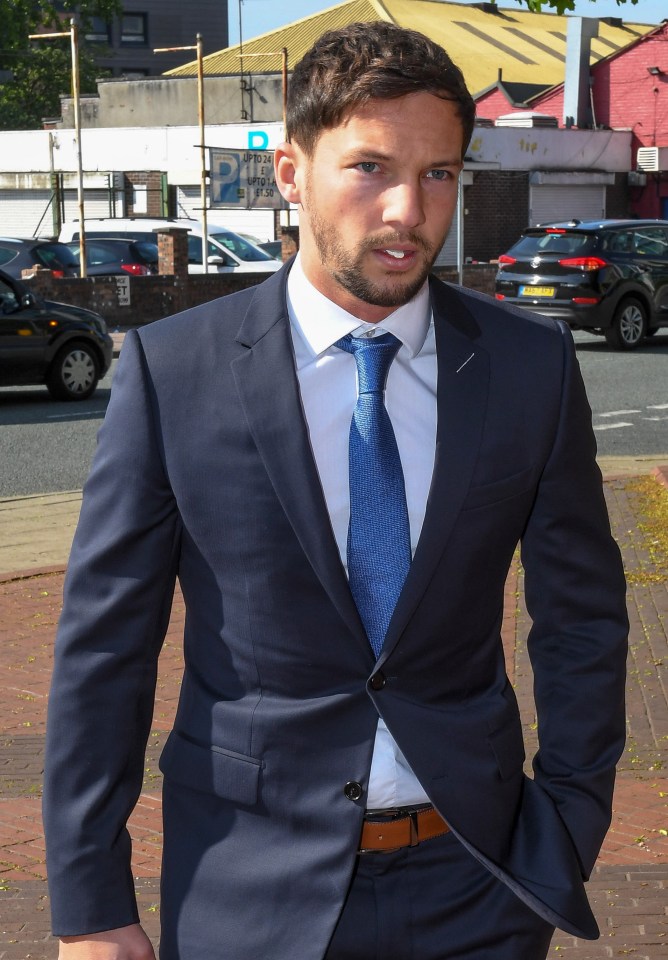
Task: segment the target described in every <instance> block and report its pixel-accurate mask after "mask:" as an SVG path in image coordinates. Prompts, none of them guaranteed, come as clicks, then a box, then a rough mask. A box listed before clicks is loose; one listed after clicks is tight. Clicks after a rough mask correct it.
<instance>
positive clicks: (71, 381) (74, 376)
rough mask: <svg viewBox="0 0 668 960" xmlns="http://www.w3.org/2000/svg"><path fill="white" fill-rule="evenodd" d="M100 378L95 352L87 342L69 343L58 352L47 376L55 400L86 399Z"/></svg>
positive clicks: (48, 385) (47, 383)
mask: <svg viewBox="0 0 668 960" xmlns="http://www.w3.org/2000/svg"><path fill="white" fill-rule="evenodd" d="M99 379H100V374H99V367H98V361H97V357H96V355H95V352H94V351H93V349H92V348H91V347H89V346H88V345H87V344H85V343H80V342H73V343H68V344H67V346H65V347H63V348H62V350H59V351H58V353H57V354H56V356H55V358H54V360H53V363H52V364H51V367H50V368H49V372H48V375H47V378H46V385H47V387H48V389H49V393H50V394H51V396H52V397H53V399H54V400H85V399H86V398H87V397H90V395H91V393H93V391H94V390H95V388H96V387H97V382H98V380H99Z"/></svg>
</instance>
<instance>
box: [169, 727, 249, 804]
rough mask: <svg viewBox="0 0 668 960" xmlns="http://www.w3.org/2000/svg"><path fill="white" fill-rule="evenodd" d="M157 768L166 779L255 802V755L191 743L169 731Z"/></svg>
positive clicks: (236, 799) (228, 798)
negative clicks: (250, 755)
mask: <svg viewBox="0 0 668 960" xmlns="http://www.w3.org/2000/svg"><path fill="white" fill-rule="evenodd" d="M160 769H161V770H162V772H163V774H164V775H165V778H166V779H167V780H171V781H173V782H175V783H178V784H180V785H181V786H184V787H190V788H191V789H192V790H201V791H202V792H205V793H214V794H216V796H219V797H223V798H224V799H226V800H232V801H233V802H234V803H243V804H247V805H249V806H250V805H252V804H254V803H256V802H257V794H258V785H259V780H260V770H261V769H262V761H261V760H256V759H255V757H249V756H246V755H245V754H243V753H236V752H235V751H233V750H226V749H225V748H223V747H217V746H215V745H211V746H206V745H203V744H199V743H195V742H194V741H192V740H189V739H186V738H185V737H183V736H182V735H181V734H179V733H176V732H175V731H172V732H171V733H170V735H169V737H168V739H167V743H166V744H165V747H164V749H163V751H162V755H161V757H160Z"/></svg>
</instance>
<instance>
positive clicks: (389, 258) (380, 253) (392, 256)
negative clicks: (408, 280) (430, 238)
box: [373, 246, 417, 270]
mask: <svg viewBox="0 0 668 960" xmlns="http://www.w3.org/2000/svg"><path fill="white" fill-rule="evenodd" d="M373 252H374V254H375V255H376V257H377V258H378V259H379V260H380V261H381V262H382V263H383V265H384V266H385V268H386V269H389V270H407V269H409V268H410V267H412V266H413V264H414V263H415V260H416V257H417V251H416V249H415V247H402V246H396V247H376V248H374V251H373Z"/></svg>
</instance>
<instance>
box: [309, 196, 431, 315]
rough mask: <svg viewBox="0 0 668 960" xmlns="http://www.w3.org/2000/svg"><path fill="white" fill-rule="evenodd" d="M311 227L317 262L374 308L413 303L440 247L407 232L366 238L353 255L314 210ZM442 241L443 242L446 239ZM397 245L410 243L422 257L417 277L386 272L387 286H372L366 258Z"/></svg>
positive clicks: (353, 293)
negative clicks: (366, 266) (371, 253)
mask: <svg viewBox="0 0 668 960" xmlns="http://www.w3.org/2000/svg"><path fill="white" fill-rule="evenodd" d="M310 227H311V233H312V235H313V240H314V243H315V246H316V249H317V251H318V254H319V257H320V262H321V263H322V264H323V266H325V267H326V268H327V269H328V270H329V272H330V273H331V275H332V277H333V278H334V280H336V282H337V283H338V284H339V285H340V286H341V287H343V289H344V290H346V291H347V292H348V293H350V294H352V296H353V297H355V298H356V299H357V300H360V301H362V303H368V304H371V305H372V306H375V307H401V306H403V304H405V303H408V301H409V300H412V299H413V297H414V296H415V295H416V293H417V292H418V291H419V290H420V289H421V287H422V285H423V284H424V282H425V280H426V279H427V277H428V275H429V271H430V270H431V268H432V267H433V265H434V261H435V260H436V257H437V256H438V252H439V250H440V248H441V245H439V246H437V247H436V249H432V248H431V247H430V246H429V245H428V244H427V243H426V241H425V240H424V239H423V238H422V237H421V236H419V235H418V234H416V233H406V234H405V235H403V236H399V235H397V234H396V233H388V234H383V235H381V234H378V235H377V236H375V237H368V238H367V239H366V240H365V241H364V243H362V244H361V245H360V247H359V248H358V250H357V251H356V252H351V251H350V250H347V249H346V248H345V247H344V245H343V243H342V242H341V237H340V235H339V234H338V232H337V231H336V230H335V229H334V228H333V227H332V225H331V224H329V223H326V222H325V221H324V220H323V219H322V218H321V217H320V216H319V215H318V214H317V213H316V212H315V211H313V210H312V211H311V214H310ZM443 239H444V240H445V237H444V238H443ZM397 243H411V244H413V245H414V246H415V247H417V249H418V256H420V257H421V258H422V262H421V266H420V269H419V271H418V273H417V275H416V276H413V277H411V278H410V279H404V278H403V277H401V276H400V275H395V274H391V273H389V272H388V278H387V283H386V284H384V285H382V286H381V285H380V284H378V283H374V281H372V280H370V279H369V278H368V277H367V276H366V275H365V273H364V257H365V255H366V254H367V253H368V252H369V251H371V250H379V249H381V250H386V249H392V247H393V246H394V245H396V244H397Z"/></svg>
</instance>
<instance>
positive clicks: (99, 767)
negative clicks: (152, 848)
mask: <svg viewBox="0 0 668 960" xmlns="http://www.w3.org/2000/svg"><path fill="white" fill-rule="evenodd" d="M473 116H474V106H473V102H472V100H471V97H470V96H469V94H468V91H467V90H466V87H465V85H464V82H463V79H462V76H461V73H460V72H459V70H458V69H457V68H456V67H455V66H454V65H453V64H452V62H451V61H450V59H449V58H448V56H447V55H446V53H445V52H444V51H443V50H442V49H441V48H440V47H438V46H437V45H435V44H433V43H432V42H431V41H429V40H428V39H427V38H426V37H423V36H422V35H420V34H418V33H414V32H412V31H408V30H403V29H400V28H398V27H396V26H394V25H391V24H387V23H366V24H353V25H351V26H349V27H346V28H344V29H341V30H338V31H332V32H330V33H328V34H325V35H324V36H323V37H322V38H321V39H320V40H319V41H318V42H317V43H316V44H315V46H314V48H313V49H312V50H311V51H309V53H307V54H306V56H305V57H304V59H303V60H302V61H301V62H300V63H299V64H298V65H297V66H296V67H295V70H294V73H293V78H292V83H291V91H290V102H289V109H288V129H287V134H288V142H287V143H286V144H284V145H283V146H281V147H280V148H279V149H278V150H277V151H276V174H277V181H278V184H279V186H280V189H281V191H282V193H283V195H284V196H285V197H286V199H287V200H289V201H290V202H292V203H294V204H297V205H298V207H299V221H300V236H301V247H300V252H299V255H298V256H297V258H296V259H295V260H294V262H292V263H290V264H287V265H286V266H285V267H284V268H283V270H281V271H280V272H279V273H278V274H277V275H275V276H273V277H272V278H271V279H269V280H268V281H266V282H265V283H263V284H261V285H259V286H257V287H255V288H253V289H251V290H245V291H243V292H241V293H238V294H235V295H233V296H231V297H227V298H225V299H223V300H219V301H214V302H213V303H208V304H205V305H203V306H200V307H197V308H195V309H193V310H189V311H187V312H186V313H184V314H181V315H179V316H176V317H171V318H168V319H166V320H163V321H161V322H159V323H155V324H151V325H150V326H147V327H144V328H142V329H141V330H139V331H136V332H131V333H130V334H128V336H127V338H126V342H125V345H124V347H123V353H122V357H121V361H120V363H119V366H118V370H117V373H116V377H115V382H114V389H113V392H112V398H111V402H110V405H109V409H108V412H107V416H106V419H105V422H104V425H103V427H102V429H101V431H100V437H99V446H98V450H97V453H96V456H95V461H94V465H93V469H92V472H91V476H90V479H89V481H88V483H87V486H86V491H85V496H84V503H83V509H82V514H81V521H80V525H79V529H78V531H77V534H76V538H75V543H74V547H73V552H72V557H71V562H70V567H69V571H68V577H67V583H66V591H65V602H64V610H63V616H62V621H61V625H60V629H59V635H58V641H57V647H56V665H55V671H54V680H53V688H52V693H51V699H50V712H49V735H48V745H47V771H46V781H45V823H46V828H47V843H48V867H49V876H50V884H51V887H50V889H51V901H52V911H53V925H54V932H55V934H56V935H58V936H60V937H61V957H62V958H63V960H78V958H84V960H111V958H114V960H146V958H150V957H151V956H152V948H151V945H150V943H149V941H148V939H147V938H146V936H145V935H144V933H143V931H142V930H141V927H140V926H139V924H138V914H137V908H136V903H135V896H134V885H133V878H132V873H131V868H130V841H129V837H128V833H127V829H126V821H127V818H128V815H129V813H130V811H131V810H132V807H133V805H134V803H135V801H136V799H137V795H138V793H139V791H140V789H141V782H142V772H143V755H144V747H145V743H146V739H147V736H148V733H149V731H150V728H151V717H152V709H153V696H154V688H155V678H156V664H157V658H158V653H159V650H160V646H161V643H162V640H163V636H164V632H165V629H166V625H167V622H168V618H169V611H170V604H171V600H172V593H173V588H174V583H175V580H176V578H177V577H178V579H179V582H180V586H181V590H182V592H183V597H184V600H185V604H186V609H187V614H186V624H185V636H184V650H185V672H184V677H183V684H182V690H181V696H180V701H179V706H178V711H177V715H176V720H175V724H174V729H173V731H172V733H171V735H170V737H169V739H168V741H167V744H166V747H165V750H164V752H163V756H162V758H161V768H162V770H163V773H164V801H163V812H164V860H163V879H162V897H161V917H162V939H161V956H162V957H163V960H177V958H179V960H213V958H221V960H223V958H225V960H251V958H252V960H259V958H267V960H288V958H290V960H295V958H296V960H323V958H326V960H370V958H372V957H376V958H378V960H541V958H544V957H545V956H546V954H547V951H548V946H549V942H550V938H551V935H552V933H553V930H554V927H555V926H557V925H558V926H560V927H562V928H563V929H565V930H567V931H571V932H572V933H574V934H576V935H579V936H583V937H589V938H595V937H596V936H597V934H598V931H597V927H596V923H595V920H594V918H593V916H592V913H591V910H590V908H589V905H588V903H587V899H586V896H585V893H584V886H583V880H584V879H586V877H587V875H588V874H589V872H590V870H591V869H592V866H593V864H594V861H595V858H596V856H597V853H598V850H599V847H600V844H601V842H602V839H603V837H604V834H605V831H606V829H607V826H608V824H609V819H610V808H611V795H612V786H613V779H614V767H615V763H616V761H617V759H618V758H619V755H620V752H621V750H622V745H623V738H624V709H623V690H624V663H625V649H626V628H627V624H626V613H625V602H624V580H623V574H622V569H621V565H620V559H619V554H618V551H617V549H616V547H615V545H614V542H613V541H612V539H611V535H610V530H609V526H608V521H607V516H606V511H605V506H604V501H603V497H602V490H601V480H600V474H599V471H598V469H597V467H596V463H595V459H594V455H595V445H594V441H593V434H592V430H591V425H590V413H589V409H588V406H587V402H586V398H585V394H584V389H583V385H582V381H581V378H580V374H579V370H578V365H577V361H576V358H575V353H574V348H573V343H572V339H571V337H570V334H569V332H568V330H567V329H566V328H565V327H564V325H562V324H561V323H559V322H557V321H552V320H547V319H539V318H536V317H531V316H529V315H527V314H524V313H521V312H519V311H515V310H512V309H508V308H505V307H503V306H502V305H499V304H497V303H495V302H494V301H492V300H490V299H489V298H487V297H484V296H481V295H479V294H476V293H472V292H470V291H465V290H462V289H460V288H458V287H454V286H451V285H447V284H443V283H440V282H439V281H437V280H435V279H433V278H430V276H429V272H430V269H431V265H432V264H433V262H434V259H435V257H436V255H437V253H438V251H439V249H440V248H441V246H442V244H443V241H444V238H445V235H446V233H447V230H448V227H449V225H450V222H451V219H452V215H453V211H454V209H455V203H456V196H457V180H458V175H459V173H460V170H461V167H462V160H463V157H464V153H465V150H466V146H467V144H468V141H469V138H470V136H471V132H472V128H473ZM381 354H383V356H387V357H388V358H389V359H388V360H387V364H389V366H388V365H386V366H385V368H384V373H382V374H381V373H378V372H377V371H376V372H374V373H373V377H376V379H375V380H373V385H372V386H371V385H370V384H371V380H372V379H373V377H372V373H370V372H369V371H370V369H371V367H373V364H374V363H375V362H376V361H372V363H371V367H369V366H366V365H365V364H367V362H368V360H367V359H360V358H361V357H362V356H364V357H365V358H368V357H369V356H372V355H373V356H374V357H379V356H380V355H381ZM384 362H385V361H383V363H384ZM374 370H375V368H374ZM388 370H389V372H388ZM385 377H386V379H387V385H386V389H385V390H384V392H383V383H384V378H385ZM358 388H359V389H358ZM358 394H359V395H358ZM351 420H352V425H351ZM365 444H367V445H366V446H365ZM390 475H391V478H390ZM388 521H389V522H388ZM518 543H521V548H522V561H523V564H524V569H525V583H526V600H527V606H528V610H529V613H530V615H531V618H532V621H533V624H532V628H531V633H530V636H529V639H528V644H529V652H530V654H531V658H532V663H533V668H534V673H535V697H536V710H537V721H538V732H539V738H540V750H539V752H538V754H537V756H536V757H535V759H534V764H533V776H532V777H527V776H526V775H525V773H524V771H523V762H524V746H523V739H522V729H521V723H520V717H519V712H518V708H517V703H516V700H515V696H514V693H513V690H512V687H511V685H510V683H509V681H508V678H507V675H506V670H505V664H504V657H503V650H502V644H501V635H500V633H501V622H502V615H503V596H504V583H505V579H506V576H507V573H508V569H509V566H510V563H511V561H512V558H513V555H514V552H515V549H516V546H517V544H518ZM393 591H394V593H393Z"/></svg>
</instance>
